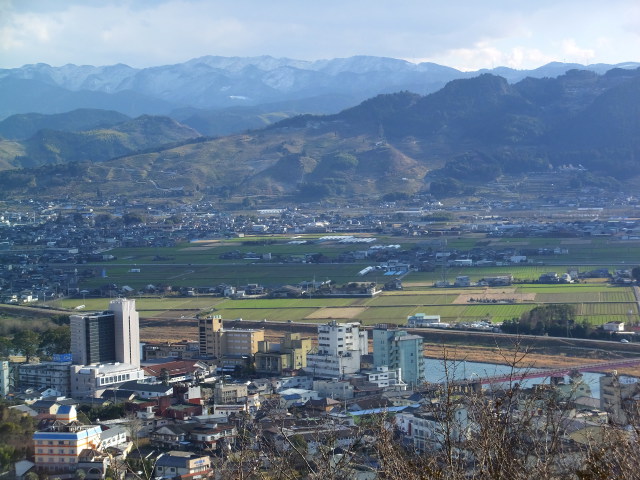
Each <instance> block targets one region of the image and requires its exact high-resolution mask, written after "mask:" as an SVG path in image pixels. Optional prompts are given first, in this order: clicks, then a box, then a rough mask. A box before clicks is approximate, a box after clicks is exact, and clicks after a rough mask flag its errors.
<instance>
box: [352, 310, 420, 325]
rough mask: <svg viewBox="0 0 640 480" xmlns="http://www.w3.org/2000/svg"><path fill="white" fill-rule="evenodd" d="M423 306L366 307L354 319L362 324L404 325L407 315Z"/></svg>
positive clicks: (417, 311)
mask: <svg viewBox="0 0 640 480" xmlns="http://www.w3.org/2000/svg"><path fill="white" fill-rule="evenodd" d="M423 310H424V307H412V306H406V307H377V308H367V309H366V310H365V311H363V312H362V313H361V314H359V315H358V316H357V317H355V318H354V320H356V321H359V322H362V324H363V325H375V324H376V323H393V324H396V325H404V324H406V323H407V317H408V316H409V315H413V314H415V313H419V312H422V311H423Z"/></svg>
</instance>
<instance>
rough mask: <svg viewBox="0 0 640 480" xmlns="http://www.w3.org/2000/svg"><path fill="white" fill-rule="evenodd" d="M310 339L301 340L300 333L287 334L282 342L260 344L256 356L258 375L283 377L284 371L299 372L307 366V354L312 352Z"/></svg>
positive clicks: (263, 342) (264, 341)
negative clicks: (298, 370) (265, 374)
mask: <svg viewBox="0 0 640 480" xmlns="http://www.w3.org/2000/svg"><path fill="white" fill-rule="evenodd" d="M311 348H312V342H311V339H310V338H301V336H300V334H299V333H286V334H285V336H284V338H283V339H282V342H280V343H272V342H268V341H266V340H263V341H261V342H258V352H257V353H256V354H255V363H256V371H257V372H258V373H267V374H277V375H281V374H282V372H283V371H284V370H297V369H300V368H305V367H306V366H307V352H309V350H311Z"/></svg>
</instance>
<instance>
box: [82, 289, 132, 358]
mask: <svg viewBox="0 0 640 480" xmlns="http://www.w3.org/2000/svg"><path fill="white" fill-rule="evenodd" d="M70 322H71V354H72V357H73V362H74V364H76V365H90V364H99V363H106V362H120V363H128V364H129V365H133V366H134V367H136V368H140V333H139V316H138V312H136V310H135V300H127V299H124V298H118V299H115V300H112V301H111V302H110V303H109V310H107V311H104V312H95V313H88V314H84V315H71V316H70Z"/></svg>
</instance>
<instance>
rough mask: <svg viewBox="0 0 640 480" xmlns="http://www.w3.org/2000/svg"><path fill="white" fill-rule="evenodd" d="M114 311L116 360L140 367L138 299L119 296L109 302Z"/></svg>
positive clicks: (111, 309) (110, 308)
mask: <svg viewBox="0 0 640 480" xmlns="http://www.w3.org/2000/svg"><path fill="white" fill-rule="evenodd" d="M109 310H110V311H112V312H113V313H114V317H115V318H114V320H115V322H114V327H115V347H116V361H117V362H121V363H128V364H130V365H133V366H134V367H136V368H140V315H139V314H138V312H137V311H136V301H135V300H127V299H126V298H117V299H115V300H111V302H109Z"/></svg>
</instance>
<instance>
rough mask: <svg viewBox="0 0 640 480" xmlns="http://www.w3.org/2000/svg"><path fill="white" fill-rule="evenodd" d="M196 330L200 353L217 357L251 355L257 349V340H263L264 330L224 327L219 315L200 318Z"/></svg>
mask: <svg viewBox="0 0 640 480" xmlns="http://www.w3.org/2000/svg"><path fill="white" fill-rule="evenodd" d="M198 332H199V339H200V354H201V355H206V356H211V357H217V358H222V357H225V356H230V357H241V356H243V355H246V356H253V354H255V353H256V352H257V351H258V342H261V341H263V340H264V330H254V329H249V328H247V329H245V328H231V329H225V328H224V327H223V325H222V317H221V316H220V315H215V316H213V317H207V318H201V319H200V320H199V321H198Z"/></svg>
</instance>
